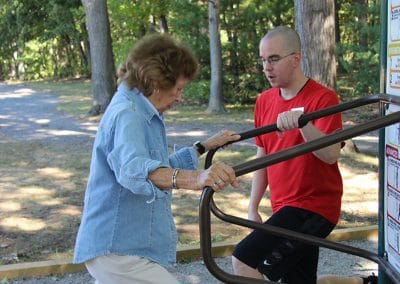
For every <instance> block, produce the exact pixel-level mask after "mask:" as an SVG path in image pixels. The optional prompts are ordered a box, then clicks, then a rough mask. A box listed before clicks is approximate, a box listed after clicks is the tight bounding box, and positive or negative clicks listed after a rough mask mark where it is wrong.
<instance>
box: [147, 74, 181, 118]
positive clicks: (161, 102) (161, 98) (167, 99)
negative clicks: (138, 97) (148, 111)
mask: <svg viewBox="0 0 400 284" xmlns="http://www.w3.org/2000/svg"><path fill="white" fill-rule="evenodd" d="M187 82H188V79H186V78H184V77H182V76H180V77H179V78H178V79H177V80H176V84H175V86H173V87H172V88H171V89H169V90H160V89H157V90H155V91H154V92H153V93H152V94H151V96H149V97H148V99H149V100H150V102H151V103H152V104H153V105H154V107H155V108H156V109H157V110H158V112H159V113H163V112H164V111H166V110H168V109H170V108H171V107H172V106H173V105H174V104H176V103H179V102H181V101H182V91H183V89H184V88H185V86H186V84H187Z"/></svg>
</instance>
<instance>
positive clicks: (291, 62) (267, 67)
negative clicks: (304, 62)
mask: <svg viewBox="0 0 400 284" xmlns="http://www.w3.org/2000/svg"><path fill="white" fill-rule="evenodd" d="M288 50H290V47H286V46H284V43H283V41H282V39H281V38H280V37H278V36H275V37H272V38H266V39H263V40H262V41H261V43H260V62H261V63H262V67H263V72H264V74H265V77H266V78H267V80H268V81H269V83H270V84H271V86H272V87H276V88H285V87H286V86H288V85H289V84H290V81H291V78H292V76H291V75H292V74H293V71H294V68H295V67H296V66H297V65H296V64H297V61H296V56H298V53H297V52H294V51H288Z"/></svg>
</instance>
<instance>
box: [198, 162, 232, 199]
mask: <svg viewBox="0 0 400 284" xmlns="http://www.w3.org/2000/svg"><path fill="white" fill-rule="evenodd" d="M229 184H230V185H232V186H233V187H236V188H238V187H239V183H238V182H237V180H236V175H235V171H234V170H233V168H232V167H230V166H228V165H226V164H224V163H223V162H216V163H215V164H213V165H211V166H210V167H209V168H208V169H206V170H203V171H200V173H199V174H198V176H197V181H196V187H197V189H199V190H201V189H203V188H204V187H206V186H209V187H211V188H212V189H213V190H214V191H216V192H217V191H220V190H221V189H223V188H224V187H226V186H227V185H229Z"/></svg>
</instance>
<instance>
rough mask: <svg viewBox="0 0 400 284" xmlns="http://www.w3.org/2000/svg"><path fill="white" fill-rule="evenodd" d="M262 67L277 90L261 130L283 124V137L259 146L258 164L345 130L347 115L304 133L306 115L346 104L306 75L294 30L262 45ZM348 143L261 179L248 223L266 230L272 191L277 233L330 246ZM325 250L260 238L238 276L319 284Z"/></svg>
mask: <svg viewBox="0 0 400 284" xmlns="http://www.w3.org/2000/svg"><path fill="white" fill-rule="evenodd" d="M259 48H260V61H261V63H262V65H263V72H264V74H265V76H266V78H267V80H268V81H269V83H270V84H271V87H272V88H271V89H269V90H267V91H265V92H263V93H261V94H260V95H259V97H258V98H257V101H256V105H255V109H254V122H255V127H260V126H263V125H267V124H272V123H275V122H276V123H277V127H278V129H279V130H280V131H279V132H277V133H269V134H265V135H261V136H259V137H256V138H255V144H256V145H257V158H259V157H262V156H265V155H268V154H272V153H274V152H277V151H280V150H283V149H287V148H289V147H292V146H294V145H297V144H301V143H304V142H307V141H310V140H313V139H317V138H319V137H322V136H324V135H327V134H330V133H332V132H335V131H338V130H341V129H342V120H341V115H340V114H335V115H330V116H327V117H324V118H320V119H317V120H314V121H312V122H309V123H307V125H305V126H304V127H302V128H298V126H299V125H298V119H299V117H300V115H301V114H302V113H309V112H312V111H315V110H318V109H323V108H326V107H329V106H331V105H335V104H338V103H339V101H338V97H337V95H336V94H335V92H333V91H332V90H330V89H328V88H326V87H324V86H322V85H320V84H319V83H317V82H316V81H314V80H313V79H310V78H307V77H306V76H305V75H304V73H303V71H302V70H301V66H300V63H301V44H300V38H299V36H298V34H297V33H296V32H295V31H294V30H293V29H290V28H288V27H284V26H281V27H277V28H275V29H273V30H271V31H269V32H268V33H267V34H266V35H265V36H264V37H263V38H262V39H261V41H260V47H259ZM340 148H341V145H340V143H338V144H334V145H331V146H328V147H326V148H323V149H320V150H317V151H314V152H312V153H307V154H304V155H301V156H298V157H295V158H293V159H289V160H287V161H283V162H281V163H278V164H275V165H272V166H269V167H267V168H266V169H260V170H258V171H256V172H254V176H253V182H252V190H251V196H250V204H249V208H248V218H249V219H250V220H253V221H256V222H260V223H262V218H261V216H260V214H259V211H258V207H259V204H260V201H261V199H262V197H263V195H264V193H265V191H266V189H267V187H269V191H270V199H271V205H272V212H273V214H272V216H271V217H270V218H269V219H268V220H267V221H266V222H265V223H267V224H270V225H274V226H278V227H282V228H286V229H289V230H293V231H297V232H301V233H305V234H310V235H314V236H317V237H322V238H325V237H326V236H327V235H329V233H330V232H331V231H332V230H333V228H334V227H335V225H336V224H337V222H338V219H339V214H340V206H341V197H342V178H341V175H340V172H339V168H338V165H337V160H338V158H339V155H340ZM318 254H319V249H318V247H315V246H310V245H308V244H305V243H301V242H298V241H293V240H288V239H284V238H281V237H277V236H273V235H268V234H265V233H263V232H261V231H259V230H254V231H253V232H251V233H250V234H249V235H248V236H247V237H246V238H245V239H243V240H242V241H241V242H240V243H239V244H238V246H237V247H236V249H235V251H234V252H233V257H232V264H233V270H234V273H235V274H237V275H242V276H247V277H254V278H262V277H263V275H265V276H266V277H267V278H268V279H270V280H272V281H278V280H281V281H282V282H284V283H289V284H291V283H293V284H294V283H296V284H297V283H302V284H307V283H316V275H317V266H318Z"/></svg>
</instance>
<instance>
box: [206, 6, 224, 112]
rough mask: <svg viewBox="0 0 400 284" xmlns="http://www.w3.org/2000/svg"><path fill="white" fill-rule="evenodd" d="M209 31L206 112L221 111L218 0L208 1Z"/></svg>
mask: <svg viewBox="0 0 400 284" xmlns="http://www.w3.org/2000/svg"><path fill="white" fill-rule="evenodd" d="M208 21H209V33H210V60H211V84H210V97H209V100H208V108H207V112H209V113H211V112H223V111H224V106H223V103H222V58H221V57H222V56H221V39H220V36H219V0H209V1H208Z"/></svg>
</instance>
